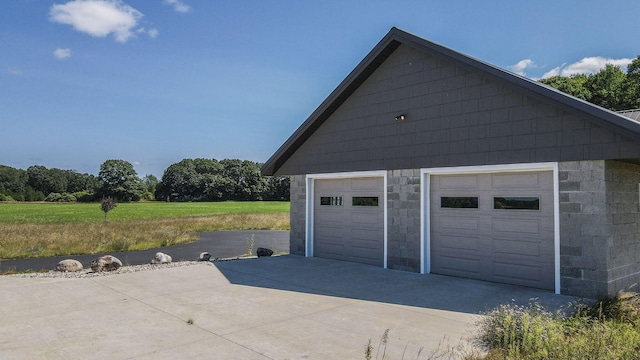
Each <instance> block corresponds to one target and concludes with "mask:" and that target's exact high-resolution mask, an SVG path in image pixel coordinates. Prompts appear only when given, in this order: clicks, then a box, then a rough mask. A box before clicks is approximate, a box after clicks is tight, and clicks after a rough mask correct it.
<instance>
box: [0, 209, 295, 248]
mask: <svg viewBox="0 0 640 360" xmlns="http://www.w3.org/2000/svg"><path fill="white" fill-rule="evenodd" d="M240 229H241V230H286V229H289V214H288V213H273V214H220V215H211V216H192V217H179V218H160V219H144V220H129V221H113V222H106V223H105V222H88V223H62V224H30V223H27V224H15V223H13V224H12V223H9V224H1V223H0V259H21V258H33V257H48V256H63V255H80V254H97V253H107V252H118V251H129V250H142V249H149V248H155V247H162V246H169V245H176V244H183V243H188V242H192V241H195V240H196V239H197V233H198V232H203V231H214V230H240Z"/></svg>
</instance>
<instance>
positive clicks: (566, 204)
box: [558, 161, 608, 297]
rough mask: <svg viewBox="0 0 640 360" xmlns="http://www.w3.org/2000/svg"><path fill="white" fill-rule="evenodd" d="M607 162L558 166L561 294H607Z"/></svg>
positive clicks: (584, 162)
mask: <svg viewBox="0 0 640 360" xmlns="http://www.w3.org/2000/svg"><path fill="white" fill-rule="evenodd" d="M604 174H605V163H604V161H567V162H560V163H558V177H559V195H560V291H561V293H562V294H565V295H577V296H585V297H595V296H597V295H598V294H604V293H606V292H607V273H606V269H607V264H606V256H605V254H606V247H607V241H608V239H607V237H608V229H607V215H606V205H605V203H606V192H605V190H606V186H605V181H604V180H605V175H604Z"/></svg>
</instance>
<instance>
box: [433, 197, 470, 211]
mask: <svg viewBox="0 0 640 360" xmlns="http://www.w3.org/2000/svg"><path fill="white" fill-rule="evenodd" d="M440 207H441V208H450V209H477V208H478V197H477V196H475V197H473V196H465V197H454V196H443V197H441V198H440Z"/></svg>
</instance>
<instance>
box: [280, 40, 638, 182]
mask: <svg viewBox="0 0 640 360" xmlns="http://www.w3.org/2000/svg"><path fill="white" fill-rule="evenodd" d="M399 114H406V117H407V119H406V120H405V121H403V122H397V121H395V120H394V117H395V116H397V115H399ZM596 124H602V122H601V121H599V120H597V119H595V118H592V117H590V116H589V115H586V114H584V113H581V112H578V111H576V110H570V109H568V108H565V107H564V106H563V105H561V104H556V103H555V102H553V100H550V99H543V98H541V97H539V96H538V95H535V94H533V93H532V92H529V91H528V90H526V89H521V88H517V87H515V86H512V85H511V84H509V83H506V82H504V81H502V80H500V79H497V78H495V77H493V76H491V75H489V74H484V73H482V72H479V71H478V70H476V69H473V70H472V69H471V68H469V67H468V66H466V65H464V64H462V63H454V62H453V60H447V59H446V58H444V57H443V56H441V55H437V54H429V53H427V52H425V51H422V50H416V49H413V48H411V47H409V46H407V45H401V46H400V47H399V48H398V49H397V50H396V51H395V52H394V53H393V54H392V55H391V56H390V57H389V58H388V59H387V60H386V61H385V62H384V63H383V64H382V65H381V66H380V67H379V68H378V70H377V71H375V72H374V73H373V74H372V75H371V76H369V78H368V79H367V80H366V81H365V82H364V83H363V84H362V85H361V86H360V87H359V88H358V89H357V90H356V91H355V92H354V93H353V94H352V95H351V96H350V97H349V98H348V99H347V100H346V101H345V102H344V104H342V106H341V107H340V108H338V110H337V111H336V112H335V113H333V115H332V116H331V117H330V118H329V119H328V120H327V121H326V122H325V123H324V124H323V125H322V126H321V127H320V128H318V129H317V130H316V131H315V132H314V133H313V135H311V137H310V138H309V139H308V140H307V141H306V142H305V143H303V144H302V145H301V146H300V147H299V148H298V150H297V151H296V152H295V153H294V154H293V155H292V156H291V157H290V158H289V159H288V160H287V161H286V162H285V163H284V164H283V165H282V167H281V168H280V169H279V170H278V171H277V173H278V174H307V173H325V172H341V171H362V170H381V169H384V170H390V169H391V170H393V169H417V168H427V167H441V166H465V165H484V164H507V163H525V162H545V161H579V160H590V159H625V158H639V157H640V144H639V143H636V142H633V141H631V140H629V139H626V138H624V137H622V136H621V135H618V134H616V133H614V132H613V131H611V130H610V129H609V128H605V127H602V126H599V125H596Z"/></svg>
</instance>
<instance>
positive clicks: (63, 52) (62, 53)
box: [53, 48, 71, 60]
mask: <svg viewBox="0 0 640 360" xmlns="http://www.w3.org/2000/svg"><path fill="white" fill-rule="evenodd" d="M53 56H55V57H56V58H58V59H60V60H63V59H66V58H69V57H71V49H61V48H57V49H55V50H54V51H53Z"/></svg>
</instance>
